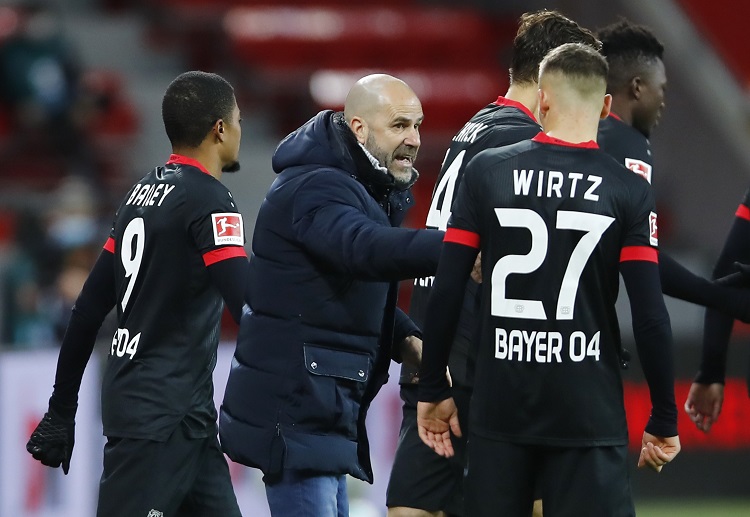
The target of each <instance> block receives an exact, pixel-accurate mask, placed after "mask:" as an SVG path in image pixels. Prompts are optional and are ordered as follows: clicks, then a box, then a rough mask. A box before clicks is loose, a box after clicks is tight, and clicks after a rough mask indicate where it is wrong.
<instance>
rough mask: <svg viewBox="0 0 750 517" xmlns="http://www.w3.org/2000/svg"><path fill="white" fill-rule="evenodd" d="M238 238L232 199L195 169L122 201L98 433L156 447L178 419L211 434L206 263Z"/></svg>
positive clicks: (212, 336)
mask: <svg viewBox="0 0 750 517" xmlns="http://www.w3.org/2000/svg"><path fill="white" fill-rule="evenodd" d="M243 239H244V236H243V235H242V220H241V217H240V215H239V214H238V213H237V211H236V207H234V203H233V201H232V199H231V194H230V193H229V191H228V190H227V188H226V187H225V186H224V185H222V184H221V182H219V181H218V180H217V179H215V178H214V177H212V176H210V175H209V174H208V173H207V171H202V170H201V169H199V168H198V167H194V166H190V165H184V164H168V165H167V166H166V167H158V168H156V169H155V170H153V171H152V172H151V173H149V174H148V175H146V176H145V177H144V178H142V179H141V180H140V181H139V182H138V183H137V184H136V185H134V187H133V188H132V189H131V191H130V192H129V194H128V195H127V196H126V198H125V200H124V201H123V203H122V204H121V206H120V208H119V210H118V213H117V215H116V217H115V222H114V225H113V229H112V233H111V242H112V245H111V246H112V251H113V252H114V254H115V282H116V292H117V313H118V327H119V328H118V329H117V333H116V334H115V336H114V338H113V340H112V345H111V347H110V354H109V358H108V362H107V369H106V372H105V377H104V385H103V394H102V400H103V401H104V403H103V420H104V425H105V434H107V435H108V436H129V437H139V438H149V439H159V438H160V437H163V435H164V434H165V433H167V432H169V430H170V429H171V428H172V427H173V426H174V425H175V423H176V422H178V421H180V420H181V419H182V418H183V417H184V416H185V415H186V414H193V416H194V417H195V418H196V420H197V422H198V423H197V424H196V425H197V427H199V428H204V430H205V428H206V426H208V427H211V426H213V422H214V421H215V409H214V407H213V401H212V395H213V394H212V387H211V371H212V370H213V365H214V363H215V355H216V347H217V344H218V332H219V325H220V318H221V311H222V307H223V301H222V298H221V296H220V293H219V291H218V290H217V289H216V288H215V287H214V286H213V284H212V283H211V280H210V277H209V273H208V270H207V268H206V264H207V263H206V260H207V257H210V256H211V254H212V253H221V251H222V246H224V245H225V244H235V245H242V243H243V242H242V241H243Z"/></svg>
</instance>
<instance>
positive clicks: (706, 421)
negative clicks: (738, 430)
mask: <svg viewBox="0 0 750 517" xmlns="http://www.w3.org/2000/svg"><path fill="white" fill-rule="evenodd" d="M736 262H740V263H742V264H747V263H748V262H750V190H748V191H747V192H745V196H744V197H743V199H742V202H741V203H740V205H739V207H738V208H737V211H736V212H735V218H734V222H733V223H732V226H731V228H730V230H729V234H728V235H727V238H726V240H725V242H724V247H723V248H722V250H721V254H720V255H719V259H718V260H717V262H716V265H715V266H714V270H713V278H719V277H724V276H725V275H730V277H731V276H735V275H737V273H732V272H733V271H734V268H733V264H735V263H736ZM742 269H743V270H742V272H741V273H740V274H739V275H740V278H741V279H742V281H743V282H744V284H745V286H747V284H748V280H749V279H750V276H749V273H750V271H748V269H747V266H744V267H743V268H742ZM733 325H734V321H733V319H732V317H731V316H729V315H727V314H723V313H722V312H720V311H717V310H712V309H709V310H707V311H706V316H705V321H704V326H703V347H702V355H701V363H700V369H699V370H698V374H697V375H696V376H695V380H694V381H693V384H692V385H691V386H690V391H689V392H688V396H687V399H686V401H685V412H686V413H687V414H688V416H689V417H690V419H691V420H692V421H693V422H694V423H695V425H696V427H697V428H698V429H700V430H701V431H703V432H705V433H708V432H709V431H710V430H711V427H712V426H713V425H714V424H715V423H716V422H717V420H718V419H719V414H720V413H721V407H722V405H723V403H724V382H725V377H726V367H727V351H728V348H729V338H730V336H731V334H732V326H733ZM747 382H748V386H749V387H750V377H748V379H747ZM749 389H750V388H749Z"/></svg>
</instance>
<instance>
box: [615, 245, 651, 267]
mask: <svg viewBox="0 0 750 517" xmlns="http://www.w3.org/2000/svg"><path fill="white" fill-rule="evenodd" d="M628 260H645V261H647V262H656V263H658V262H659V254H658V252H657V251H656V249H655V248H652V247H650V246H625V247H624V248H622V249H621V250H620V262H626V261H628Z"/></svg>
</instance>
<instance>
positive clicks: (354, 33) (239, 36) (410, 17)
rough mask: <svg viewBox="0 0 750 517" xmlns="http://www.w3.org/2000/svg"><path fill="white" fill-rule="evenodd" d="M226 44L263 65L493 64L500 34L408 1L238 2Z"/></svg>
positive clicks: (476, 19)
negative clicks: (254, 4)
mask: <svg viewBox="0 0 750 517" xmlns="http://www.w3.org/2000/svg"><path fill="white" fill-rule="evenodd" d="M223 26H224V29H225V31H226V34H227V37H228V39H229V47H230V52H231V53H232V54H233V55H234V56H235V57H236V58H237V60H238V61H239V62H241V63H244V64H245V65H249V66H255V67H268V68H276V69H280V68H304V69H309V70H314V69H318V68H323V67H358V66H362V65H363V64H365V65H367V66H401V67H406V66H463V67H466V66H471V65H476V66H482V67H488V66H493V65H494V64H495V63H496V60H497V55H496V53H497V49H498V48H499V40H500V39H501V38H500V37H498V36H499V35H498V34H495V33H494V31H493V29H494V27H493V25H492V23H491V22H489V21H488V20H487V19H485V18H483V17H481V16H479V15H478V14H476V13H475V12H473V11H463V10H456V9H439V8H433V9H425V8H410V7H399V8H395V7H394V8H390V7H370V6H367V5H361V6H356V5H351V4H350V5H347V6H345V7H344V6H342V7H336V8H334V7H237V8H234V9H231V10H229V11H228V12H227V13H226V15H225V17H224V23H223Z"/></svg>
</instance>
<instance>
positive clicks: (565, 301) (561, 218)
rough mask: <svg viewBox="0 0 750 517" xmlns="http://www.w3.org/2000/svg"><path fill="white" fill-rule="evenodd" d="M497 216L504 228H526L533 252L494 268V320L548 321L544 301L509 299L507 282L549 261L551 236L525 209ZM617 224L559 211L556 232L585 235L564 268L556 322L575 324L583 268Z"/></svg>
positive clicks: (537, 217)
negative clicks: (569, 321)
mask: <svg viewBox="0 0 750 517" xmlns="http://www.w3.org/2000/svg"><path fill="white" fill-rule="evenodd" d="M495 214H496V215H497V220H498V221H499V222H500V225H501V226H508V227H513V228H526V229H527V230H529V232H530V233H531V249H530V250H529V252H528V253H527V254H526V255H506V256H504V257H503V258H501V259H500V260H498V261H497V263H496V264H495V267H493V268H492V295H491V312H492V315H493V316H500V317H503V316H505V317H510V318H521V319H534V320H546V319H547V313H546V312H545V310H544V305H543V304H542V302H541V300H523V299H514V298H508V297H507V296H506V289H505V288H506V285H505V284H506V280H507V278H508V276H509V275H512V274H519V275H525V274H529V273H532V272H534V271H536V270H537V269H539V267H540V266H541V265H542V263H544V260H545V259H546V258H547V251H548V244H549V236H548V230H547V224H546V223H545V222H544V219H542V217H541V216H540V215H539V214H537V213H536V212H534V211H533V210H529V209H525V208H496V209H495ZM613 221H614V218H613V217H607V216H604V215H599V214H591V213H588V212H574V211H567V210H560V211H559V212H557V220H556V222H555V228H556V229H557V230H577V231H582V232H585V233H584V235H583V237H581V239H580V240H579V241H578V243H577V244H576V246H575V248H573V252H572V253H571V254H570V259H569V260H568V265H567V267H566V268H565V274H564V275H563V279H562V285H561V286H560V293H559V295H558V297H557V309H556V311H555V319H557V320H572V319H573V308H574V305H575V300H576V293H577V292H578V285H579V282H580V280H581V274H582V273H583V268H584V267H585V266H586V263H587V262H588V260H589V257H590V256H591V253H593V251H594V249H595V248H596V245H597V244H598V243H599V241H600V240H601V238H602V235H603V234H604V232H605V231H606V230H607V228H609V226H610V225H611V224H612V222H613Z"/></svg>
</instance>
